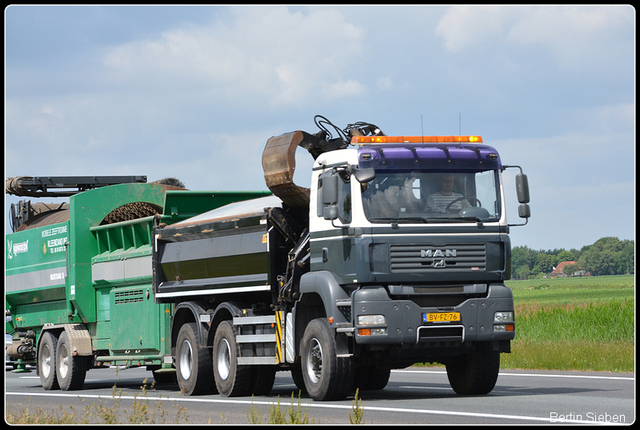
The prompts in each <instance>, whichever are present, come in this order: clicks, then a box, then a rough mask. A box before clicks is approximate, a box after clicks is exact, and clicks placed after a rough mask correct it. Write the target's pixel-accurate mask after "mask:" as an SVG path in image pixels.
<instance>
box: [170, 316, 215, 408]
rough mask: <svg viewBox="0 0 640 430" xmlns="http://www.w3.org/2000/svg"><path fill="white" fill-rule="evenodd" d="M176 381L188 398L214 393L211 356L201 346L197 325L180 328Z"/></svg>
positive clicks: (191, 324)
mask: <svg viewBox="0 0 640 430" xmlns="http://www.w3.org/2000/svg"><path fill="white" fill-rule="evenodd" d="M175 358H176V379H177V381H178V385H179V386H180V390H181V391H182V392H184V393H185V395H187V396H191V395H195V394H209V393H212V392H213V389H214V387H215V386H214V385H213V376H212V374H211V372H212V369H211V356H210V355H209V350H208V349H207V348H206V347H204V346H201V345H200V342H199V340H198V326H197V325H196V323H188V324H184V325H183V326H182V327H180V331H179V332H178V338H177V340H176V357H175Z"/></svg>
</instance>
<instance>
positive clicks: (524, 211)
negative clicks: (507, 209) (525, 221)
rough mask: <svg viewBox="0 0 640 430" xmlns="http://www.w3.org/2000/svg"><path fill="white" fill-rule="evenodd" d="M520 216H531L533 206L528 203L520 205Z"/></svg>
mask: <svg viewBox="0 0 640 430" xmlns="http://www.w3.org/2000/svg"><path fill="white" fill-rule="evenodd" d="M518 216H519V217H520V218H529V217H531V208H530V207H529V205H528V204H526V203H523V204H521V205H520V206H518Z"/></svg>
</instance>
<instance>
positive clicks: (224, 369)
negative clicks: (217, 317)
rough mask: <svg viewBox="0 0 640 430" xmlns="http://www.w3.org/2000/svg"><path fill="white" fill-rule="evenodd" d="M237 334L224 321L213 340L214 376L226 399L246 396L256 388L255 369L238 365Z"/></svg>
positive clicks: (227, 322)
mask: <svg viewBox="0 0 640 430" xmlns="http://www.w3.org/2000/svg"><path fill="white" fill-rule="evenodd" d="M236 333H237V332H236V330H235V329H234V327H233V325H232V324H231V323H230V322H229V321H222V322H221V323H220V325H219V326H218V329H217V330H216V335H215V338H214V340H213V375H214V378H215V380H216V387H217V388H218V392H219V393H220V394H221V395H222V396H224V397H232V396H244V395H247V394H249V393H250V392H251V390H252V389H253V388H254V387H255V381H254V374H255V369H254V368H253V367H252V366H239V365H238V345H237V343H236Z"/></svg>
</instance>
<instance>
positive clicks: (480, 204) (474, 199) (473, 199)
mask: <svg viewBox="0 0 640 430" xmlns="http://www.w3.org/2000/svg"><path fill="white" fill-rule="evenodd" d="M461 200H470V202H469V204H471V203H472V202H473V203H477V204H478V205H477V207H482V202H480V200H478V199H476V198H475V197H458V198H457V199H455V200H454V201H452V202H451V203H449V204H448V205H447V207H446V209H445V210H444V211H445V212H449V208H451V206H453V204H454V203H457V202H459V201H461Z"/></svg>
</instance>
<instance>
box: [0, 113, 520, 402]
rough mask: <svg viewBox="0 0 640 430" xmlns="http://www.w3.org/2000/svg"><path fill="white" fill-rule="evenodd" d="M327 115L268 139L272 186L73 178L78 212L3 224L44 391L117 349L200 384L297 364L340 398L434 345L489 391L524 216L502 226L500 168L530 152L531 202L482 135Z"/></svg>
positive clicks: (12, 303)
mask: <svg viewBox="0 0 640 430" xmlns="http://www.w3.org/2000/svg"><path fill="white" fill-rule="evenodd" d="M316 124H317V125H318V127H319V128H320V131H319V132H317V133H315V134H310V133H307V132H303V131H300V130H299V131H295V132H291V133H286V134H283V135H281V136H275V137H272V138H270V139H268V140H267V143H266V146H265V149H264V152H263V155H262V166H263V170H264V176H265V182H266V184H267V187H268V188H269V189H270V191H271V192H272V193H273V195H271V193H270V192H246V193H234V192H229V193H224V192H191V191H186V190H175V189H173V190H172V189H168V188H167V186H166V185H161V184H146V183H144V184H143V183H121V184H113V185H105V186H101V187H95V188H93V189H87V190H85V191H83V192H80V193H78V194H75V195H73V196H72V197H71V198H70V203H69V208H68V213H69V219H68V221H56V223H53V224H47V225H45V224H42V225H38V224H37V222H36V221H37V219H38V218H39V217H42V216H43V215H38V214H36V215H34V216H32V217H26V218H30V221H27V222H26V224H30V226H31V228H27V229H25V230H24V231H16V232H15V233H12V234H9V235H7V245H8V246H7V250H8V251H7V259H6V261H7V307H8V308H9V309H10V311H11V315H12V318H13V321H12V326H11V331H12V333H13V334H14V345H13V346H12V347H11V354H12V355H13V356H15V357H16V358H19V360H21V361H22V362H32V363H34V362H35V363H37V366H38V371H39V373H40V378H41V380H42V384H43V386H44V387H45V388H46V389H52V388H56V387H57V386H59V387H60V388H62V389H65V390H66V389H72V388H79V387H80V386H81V385H82V380H83V378H84V374H85V372H86V370H87V369H89V368H92V367H98V366H101V365H104V364H107V363H111V364H113V363H115V364H117V363H122V364H126V365H141V366H147V368H149V369H151V370H152V371H154V377H156V378H160V379H162V378H164V377H166V378H168V377H169V376H165V375H170V376H171V377H175V379H176V380H177V382H178V385H179V387H180V389H181V390H182V391H184V392H185V394H188V395H192V394H206V393H216V392H217V393H219V394H220V395H222V396H240V395H250V394H257V395H258V394H265V393H268V392H269V391H270V390H271V388H272V386H273V382H274V378H275V373H276V372H277V371H283V370H287V371H290V372H291V374H292V376H293V379H294V382H295V383H296V385H297V386H298V387H299V388H300V389H303V390H305V391H306V392H307V393H308V395H309V396H310V397H311V398H312V399H314V400H332V399H342V398H344V397H345V396H347V395H348V393H349V392H350V391H351V390H354V389H356V388H359V389H361V390H376V389H382V388H384V387H385V386H386V385H387V382H388V380H389V375H390V371H391V369H395V368H403V367H407V366H410V365H412V364H414V363H420V362H438V363H443V364H445V365H446V369H447V375H448V378H449V382H450V384H451V386H452V388H453V389H454V390H455V391H456V392H457V393H459V394H486V393H488V392H490V391H491V390H492V389H493V388H494V385H495V383H496V380H497V377H498V372H499V366H500V354H501V353H508V352H510V342H511V340H513V339H514V336H515V326H516V324H515V315H514V306H513V296H512V292H511V290H510V289H509V288H508V287H506V286H505V284H504V281H505V280H507V279H509V277H510V273H511V245H510V240H509V236H508V233H509V229H510V227H512V226H514V225H524V224H526V222H525V223H524V224H508V223H507V218H506V203H505V196H504V187H503V183H502V172H503V171H504V170H505V169H507V168H509V167H515V168H518V169H520V173H519V174H518V175H516V191H517V196H518V200H519V202H520V207H519V209H518V212H519V215H520V217H522V218H525V219H528V217H529V216H530V209H529V206H528V202H529V190H528V182H527V178H526V176H525V175H524V174H523V173H522V169H521V168H520V167H518V166H506V165H503V164H502V162H501V160H500V156H499V154H498V151H497V150H496V149H495V148H493V147H491V146H488V145H485V144H484V143H482V138H481V137H479V136H387V135H385V134H384V133H382V131H381V130H380V129H379V128H378V127H377V126H375V125H373V124H368V123H362V122H359V123H355V124H350V125H348V126H347V127H346V128H345V129H339V128H338V127H335V126H334V125H333V124H331V123H330V122H329V121H328V120H326V119H325V118H323V117H316ZM333 133H337V135H336V136H334V134H333ZM298 147H302V148H304V149H306V150H307V151H308V152H309V153H310V154H311V155H312V156H313V158H314V159H315V162H314V165H313V168H312V171H311V172H309V173H310V175H311V188H310V189H308V188H304V187H300V186H298V185H296V184H294V183H293V172H294V170H295V151H296V148H298ZM39 180H40V181H41V182H47V181H46V180H45V179H42V178H40V179H39ZM70 181H71V179H70ZM49 182H52V181H49ZM53 182H56V181H53ZM59 182H62V181H59ZM27 185H28V186H27V188H28V187H31V188H32V189H34V190H35V191H34V193H35V194H37V192H42V191H46V189H47V187H46V186H45V185H46V184H45V185H43V184H40V185H38V181H36V180H34V181H32V182H28V181H27ZM8 188H9V187H8ZM16 188H19V187H16ZM86 188H91V186H87V187H86ZM141 203H144V205H145V206H149V207H150V208H151V209H149V213H146V212H145V213H143V214H141V216H135V217H132V218H134V219H121V218H120V217H119V216H118V215H117V214H112V212H113V211H118V209H121V212H125V213H126V212H128V207H127V206H128V205H138V204H141ZM151 210H153V211H155V212H153V213H151ZM22 212H24V213H27V212H28V211H26V210H24V211H22ZM50 212H56V211H50ZM15 213H20V211H15ZM18 218H19V217H18ZM51 218H52V219H53V215H51ZM107 219H109V220H112V221H113V222H111V223H108V222H106V221H105V220H107Z"/></svg>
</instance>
